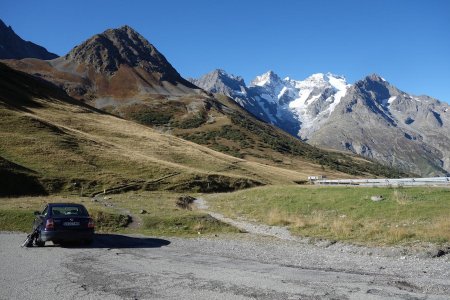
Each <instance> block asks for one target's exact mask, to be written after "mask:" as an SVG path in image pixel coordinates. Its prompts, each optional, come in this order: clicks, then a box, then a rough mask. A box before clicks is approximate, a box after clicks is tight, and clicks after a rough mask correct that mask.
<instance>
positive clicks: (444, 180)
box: [313, 177, 450, 187]
mask: <svg viewBox="0 0 450 300" xmlns="http://www.w3.org/2000/svg"><path fill="white" fill-rule="evenodd" d="M313 182H314V184H317V185H355V186H448V187H450V177H429V178H400V179H388V178H385V179H379V178H377V179H336V180H327V179H323V180H315V181H313Z"/></svg>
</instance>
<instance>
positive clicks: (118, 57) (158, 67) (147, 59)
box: [65, 25, 180, 81]
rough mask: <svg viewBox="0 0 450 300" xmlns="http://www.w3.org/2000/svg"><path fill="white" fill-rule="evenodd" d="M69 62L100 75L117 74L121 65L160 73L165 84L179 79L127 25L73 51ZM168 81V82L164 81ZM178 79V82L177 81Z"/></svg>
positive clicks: (106, 32)
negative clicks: (93, 70) (88, 67)
mask: <svg viewBox="0 0 450 300" xmlns="http://www.w3.org/2000/svg"><path fill="white" fill-rule="evenodd" d="M65 59H66V60H69V61H73V62H76V63H78V64H84V65H86V66H90V67H93V68H94V69H95V70H96V72H98V73H106V74H110V75H111V74H114V73H115V72H116V71H117V70H118V69H119V66H120V65H127V66H129V67H141V68H143V69H145V70H146V71H147V72H157V73H160V74H161V75H162V78H161V79H162V80H164V79H165V80H169V81H170V79H171V78H174V77H176V78H178V77H180V75H179V74H178V73H177V71H176V70H175V69H174V68H173V67H172V66H171V65H170V63H169V62H168V61H167V60H166V58H165V57H164V56H163V55H162V54H161V53H160V52H159V51H158V50H157V49H156V48H155V47H154V46H153V45H152V44H150V43H149V42H148V41H147V40H146V39H145V38H144V37H143V36H142V35H140V34H139V33H138V32H136V31H135V30H134V29H133V28H131V27H130V26H128V25H125V26H122V27H120V28H117V29H108V30H106V31H104V32H103V33H100V34H96V35H94V36H93V37H91V38H89V39H88V40H86V41H85V42H83V43H82V44H81V45H79V46H76V47H75V48H73V49H72V50H71V51H70V52H69V53H68V54H67V55H66V56H65ZM164 77H166V78H164ZM176 78H175V79H176Z"/></svg>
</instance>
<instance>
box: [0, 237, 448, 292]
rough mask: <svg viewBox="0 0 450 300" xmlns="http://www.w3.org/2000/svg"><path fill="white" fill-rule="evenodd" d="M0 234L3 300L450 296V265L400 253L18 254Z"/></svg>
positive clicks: (153, 241) (345, 249) (184, 249)
mask: <svg viewBox="0 0 450 300" xmlns="http://www.w3.org/2000/svg"><path fill="white" fill-rule="evenodd" d="M24 238H25V234H11V233H0V254H1V255H0V269H1V272H0V299H425V298H426V299H449V295H450V261H449V257H448V255H444V256H440V257H437V258H430V257H420V256H414V255H405V254H403V253H401V251H400V250H399V249H384V250H382V249H371V248H363V247H354V246H348V245H341V244H332V245H329V244H328V245H322V246H320V245H317V246H315V245H311V244H308V243H299V242H293V241H281V240H277V239H270V238H261V237H256V236H250V235H247V234H241V235H240V238H239V237H237V238H236V237H234V238H231V239H227V238H225V237H221V236H219V237H216V238H214V237H212V238H193V239H182V238H167V239H158V238H146V237H138V236H125V235H99V236H98V239H97V241H96V242H95V243H94V245H93V246H92V247H89V248H61V247H54V246H46V247H45V248H20V247H19V245H20V243H21V242H22V241H23V239H24Z"/></svg>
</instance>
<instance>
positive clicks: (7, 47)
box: [0, 20, 58, 59]
mask: <svg viewBox="0 0 450 300" xmlns="http://www.w3.org/2000/svg"><path fill="white" fill-rule="evenodd" d="M27 57H30V58H38V59H54V58H57V57H58V55H56V54H53V53H50V52H48V51H47V50H46V49H45V48H44V47H41V46H39V45H36V44H34V43H32V42H27V41H24V40H23V39H22V38H20V37H19V36H18V35H17V34H16V33H15V32H14V31H13V29H12V28H11V26H9V27H8V26H6V24H5V23H3V21H2V20H0V59H10V58H13V59H21V58H27Z"/></svg>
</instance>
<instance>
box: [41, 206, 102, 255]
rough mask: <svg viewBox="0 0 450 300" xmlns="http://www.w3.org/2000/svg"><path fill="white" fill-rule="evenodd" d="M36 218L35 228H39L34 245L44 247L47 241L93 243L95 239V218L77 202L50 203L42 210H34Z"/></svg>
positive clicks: (56, 242) (55, 242)
mask: <svg viewBox="0 0 450 300" xmlns="http://www.w3.org/2000/svg"><path fill="white" fill-rule="evenodd" d="M34 214H35V215H36V218H35V220H34V223H33V230H34V229H36V228H37V234H36V237H35V239H34V245H36V246H39V247H42V246H44V245H45V242H48V241H52V242H53V243H54V244H63V243H66V242H83V243H85V244H91V243H92V242H93V240H94V227H95V226H94V220H93V219H92V218H91V217H89V213H88V211H87V209H86V208H85V207H84V206H83V205H81V204H75V203H50V204H47V205H46V206H45V208H44V210H43V211H42V212H38V211H36V212H34Z"/></svg>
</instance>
